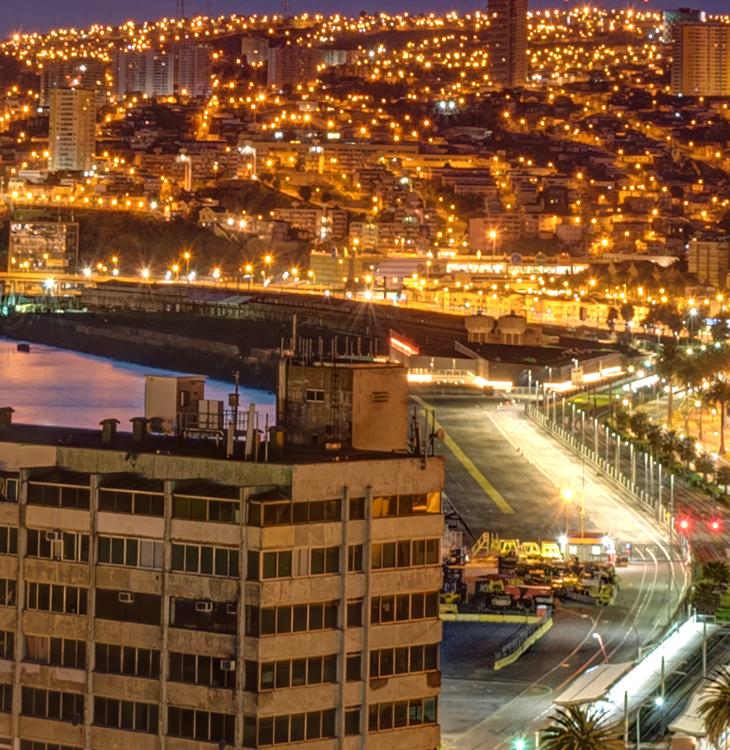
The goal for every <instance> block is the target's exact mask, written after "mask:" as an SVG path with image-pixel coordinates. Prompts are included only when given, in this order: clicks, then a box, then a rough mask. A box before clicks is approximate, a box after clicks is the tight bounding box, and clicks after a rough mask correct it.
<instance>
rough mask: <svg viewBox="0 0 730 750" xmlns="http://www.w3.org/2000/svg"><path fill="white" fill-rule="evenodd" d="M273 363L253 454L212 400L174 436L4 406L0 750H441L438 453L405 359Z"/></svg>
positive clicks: (0, 432) (0, 430) (0, 423)
mask: <svg viewBox="0 0 730 750" xmlns="http://www.w3.org/2000/svg"><path fill="white" fill-rule="evenodd" d="M283 377H285V378H288V379H287V382H286V383H284V385H283V388H284V400H283V401H282V402H281V403H280V405H279V409H278V412H279V416H280V419H281V422H280V423H279V424H278V425H277V428H276V433H275V434H276V436H277V439H276V440H272V441H271V444H270V445H266V446H265V445H263V444H258V438H257V437H256V435H257V431H256V430H253V429H251V430H250V431H249V432H248V437H247V441H246V445H247V446H248V448H247V449H246V451H245V456H244V453H243V450H242V448H241V446H240V443H238V441H236V446H235V448H234V449H233V451H232V452H231V453H229V456H230V457H226V450H227V448H226V445H225V443H226V440H223V441H222V443H221V441H220V440H215V439H211V440H206V439H201V430H203V429H204V427H205V426H206V425H207V426H208V427H210V428H212V429H213V430H215V429H216V428H217V427H219V426H220V423H219V420H218V416H216V415H219V412H216V411H215V410H212V411H211V410H210V409H209V405H210V404H211V403H214V402H206V404H207V406H206V408H208V409H209V410H208V411H207V412H206V422H205V424H204V423H203V422H201V421H197V422H196V429H195V434H196V437H194V438H190V439H189V440H185V439H184V438H183V439H182V442H181V439H180V438H178V437H177V436H172V437H169V438H168V437H164V436H163V435H150V434H145V430H144V429H140V425H141V424H142V423H141V422H140V421H139V420H138V421H137V422H136V424H135V433H134V435H119V434H115V433H114V429H113V423H111V422H110V423H107V424H106V425H105V426H104V436H103V435H101V434H99V433H97V432H96V431H83V430H81V431H79V430H71V429H56V428H48V427H29V426H23V425H13V424H11V423H10V411H9V410H8V409H0V738H5V739H4V740H3V739H0V747H3V746H7V747H11V746H12V747H13V748H20V750H48V749H49V747H51V745H48V744H46V743H53V744H52V747H53V748H58V747H63V749H64V750H81V749H82V748H83V749H84V750H123V749H125V748H134V749H135V750H162V749H163V748H164V750H211V747H219V748H236V750H242V749H246V750H248V749H249V748H268V747H272V746H276V745H278V746H282V747H291V746H297V747H299V746H300V743H302V744H301V747H312V748H313V749H314V748H316V750H361V748H365V747H367V748H368V750H396V749H397V748H403V747H407V748H409V749H410V750H434V749H435V748H436V747H437V746H438V744H439V726H438V707H437V702H438V694H439V684H440V672H439V643H440V640H441V623H440V621H439V616H438V612H439V590H440V585H441V564H440V563H441V554H440V537H441V533H442V529H443V516H442V515H441V509H440V490H441V486H442V482H443V465H442V462H441V459H439V458H432V457H430V456H425V455H412V454H410V453H409V452H408V451H407V450H403V448H405V447H406V444H405V442H404V441H406V440H407V429H406V428H405V426H404V425H400V424H399V425H398V426H397V428H396V429H395V430H394V431H388V425H389V424H390V423H391V420H392V419H393V418H394V417H395V418H397V419H400V418H401V417H404V416H406V414H407V411H406V410H407V389H406V384H405V375H404V371H402V370H399V369H397V368H394V367H393V366H384V367H382V368H378V367H376V366H373V367H365V366H359V367H358V366H356V367H354V368H348V367H341V366H339V365H337V366H333V365H332V363H329V364H328V365H321V366H319V365H306V364H304V365H296V366H292V368H290V370H289V372H288V373H284V375H283ZM183 402H185V403H186V407H185V408H186V415H187V416H191V415H192V416H195V414H194V410H191V404H190V399H189V398H188V399H183V400H178V397H177V396H175V397H174V399H173V403H183ZM153 408H154V407H153ZM211 415H213V416H211ZM181 416H182V415H181ZM211 420H212V421H211ZM185 424H187V423H185ZM185 424H183V423H182V422H181V423H180V425H178V426H179V427H181V428H182V433H181V434H183V435H184V434H187V433H186V432H185V429H184V428H185ZM306 425H309V428H307V426H306ZM310 433H313V434H310ZM272 434H274V433H273V432H272ZM284 434H286V436H287V439H286V441H284V443H283V444H282V442H281V441H280V440H279V439H278V437H279V436H281V435H284ZM61 435H62V436H63V439H59V438H60V436H61ZM383 435H386V436H387V437H388V444H387V445H385V444H383V445H382V447H381V448H380V449H378V450H373V449H372V448H371V446H372V445H374V444H377V441H378V438H379V436H383ZM290 436H291V437H290ZM298 436H299V437H298ZM300 437H301V439H302V443H298V440H299V438H300ZM315 437H316V439H314V438H315ZM249 440H251V441H254V442H256V443H257V445H258V447H256V445H254V442H251V443H249V442H248V441H249ZM394 441H395V442H394ZM292 443H294V444H292ZM304 443H306V444H304ZM395 443H397V445H396V444H395ZM355 446H364V448H361V449H357V448H356V447H355ZM249 448H250V450H249ZM386 451H388V452H386ZM3 743H5V745H3ZM11 743H14V744H11ZM304 743H306V744H304Z"/></svg>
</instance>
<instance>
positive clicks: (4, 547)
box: [0, 526, 18, 555]
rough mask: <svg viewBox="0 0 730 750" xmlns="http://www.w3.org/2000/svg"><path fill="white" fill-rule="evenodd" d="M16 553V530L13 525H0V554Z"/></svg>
mask: <svg viewBox="0 0 730 750" xmlns="http://www.w3.org/2000/svg"><path fill="white" fill-rule="evenodd" d="M17 554H18V530H17V529H16V528H15V527H14V526H12V527H11V526H0V555H17Z"/></svg>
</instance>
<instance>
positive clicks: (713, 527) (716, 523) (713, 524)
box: [710, 518, 722, 531]
mask: <svg viewBox="0 0 730 750" xmlns="http://www.w3.org/2000/svg"><path fill="white" fill-rule="evenodd" d="M720 529H722V521H720V520H718V519H717V518H713V519H712V520H711V521H710V531H720Z"/></svg>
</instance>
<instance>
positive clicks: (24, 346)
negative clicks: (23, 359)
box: [18, 344, 30, 352]
mask: <svg viewBox="0 0 730 750" xmlns="http://www.w3.org/2000/svg"><path fill="white" fill-rule="evenodd" d="M18 351H19V352H29V351H30V344H18Z"/></svg>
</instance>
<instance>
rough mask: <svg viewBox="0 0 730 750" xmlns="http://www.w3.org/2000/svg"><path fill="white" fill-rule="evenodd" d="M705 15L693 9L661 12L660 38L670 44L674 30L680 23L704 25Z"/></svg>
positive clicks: (701, 11)
mask: <svg viewBox="0 0 730 750" xmlns="http://www.w3.org/2000/svg"><path fill="white" fill-rule="evenodd" d="M706 20H707V14H706V13H705V11H704V10H696V9H695V8H674V9H669V10H665V11H662V36H663V40H664V42H666V43H667V44H670V43H671V41H672V39H673V38H674V28H675V27H676V26H678V25H679V24H680V23H704V22H705V21H706Z"/></svg>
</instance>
